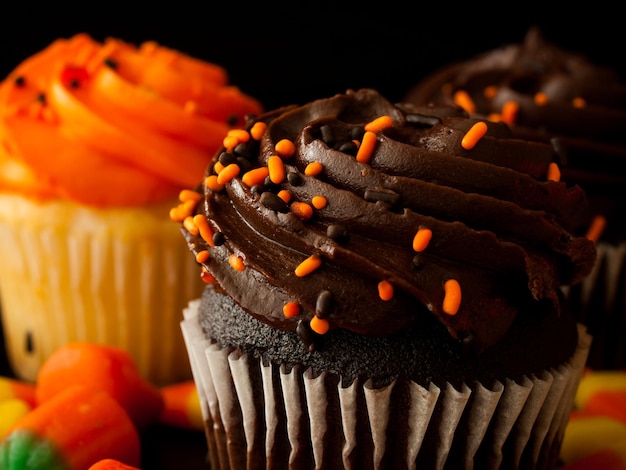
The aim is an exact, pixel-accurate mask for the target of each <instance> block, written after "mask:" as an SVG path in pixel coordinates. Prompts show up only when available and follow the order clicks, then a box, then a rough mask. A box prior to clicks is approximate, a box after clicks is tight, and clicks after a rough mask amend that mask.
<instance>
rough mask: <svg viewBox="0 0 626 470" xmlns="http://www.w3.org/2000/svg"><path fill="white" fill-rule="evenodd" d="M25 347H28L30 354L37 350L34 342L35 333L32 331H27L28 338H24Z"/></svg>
mask: <svg viewBox="0 0 626 470" xmlns="http://www.w3.org/2000/svg"><path fill="white" fill-rule="evenodd" d="M24 339H25V341H24V348H25V349H26V352H27V353H29V354H32V353H33V352H35V345H34V344H33V343H34V341H33V334H32V333H31V332H30V331H27V332H26V338H24Z"/></svg>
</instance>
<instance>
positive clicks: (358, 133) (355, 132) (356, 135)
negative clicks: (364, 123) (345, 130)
mask: <svg viewBox="0 0 626 470" xmlns="http://www.w3.org/2000/svg"><path fill="white" fill-rule="evenodd" d="M364 134H365V129H364V128H363V127H361V126H358V127H353V128H352V129H350V137H352V138H353V139H355V140H358V141H361V140H363V135H364Z"/></svg>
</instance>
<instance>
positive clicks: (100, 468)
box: [89, 459, 139, 470]
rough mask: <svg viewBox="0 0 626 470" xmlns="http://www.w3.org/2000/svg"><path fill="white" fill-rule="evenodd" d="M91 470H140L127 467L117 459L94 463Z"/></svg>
mask: <svg viewBox="0 0 626 470" xmlns="http://www.w3.org/2000/svg"><path fill="white" fill-rule="evenodd" d="M89 470H139V469H138V468H137V467H133V466H131V465H126V464H125V463H123V462H120V461H119V460H115V459H103V460H100V461H98V462H96V463H94V464H93V465H92V466H91V467H89Z"/></svg>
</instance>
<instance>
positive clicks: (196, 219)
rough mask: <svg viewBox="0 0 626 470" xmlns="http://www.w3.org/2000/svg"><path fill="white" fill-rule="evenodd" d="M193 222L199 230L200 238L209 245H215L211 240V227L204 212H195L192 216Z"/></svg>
mask: <svg viewBox="0 0 626 470" xmlns="http://www.w3.org/2000/svg"><path fill="white" fill-rule="evenodd" d="M193 223H194V225H195V226H196V227H198V230H199V231H200V236H201V237H202V239H203V240H204V241H205V242H207V243H208V244H209V246H215V243H214V242H213V234H214V232H213V229H212V228H211V226H210V225H209V222H208V220H207V218H206V216H205V215H204V214H196V215H194V216H193Z"/></svg>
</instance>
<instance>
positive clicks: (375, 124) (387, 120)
mask: <svg viewBox="0 0 626 470" xmlns="http://www.w3.org/2000/svg"><path fill="white" fill-rule="evenodd" d="M391 126H393V121H392V120H391V116H386V115H385V116H380V117H378V118H376V119H374V120H373V121H370V122H368V123H367V124H365V130H366V131H370V132H378V131H381V130H383V129H386V128H387V127H391Z"/></svg>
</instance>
